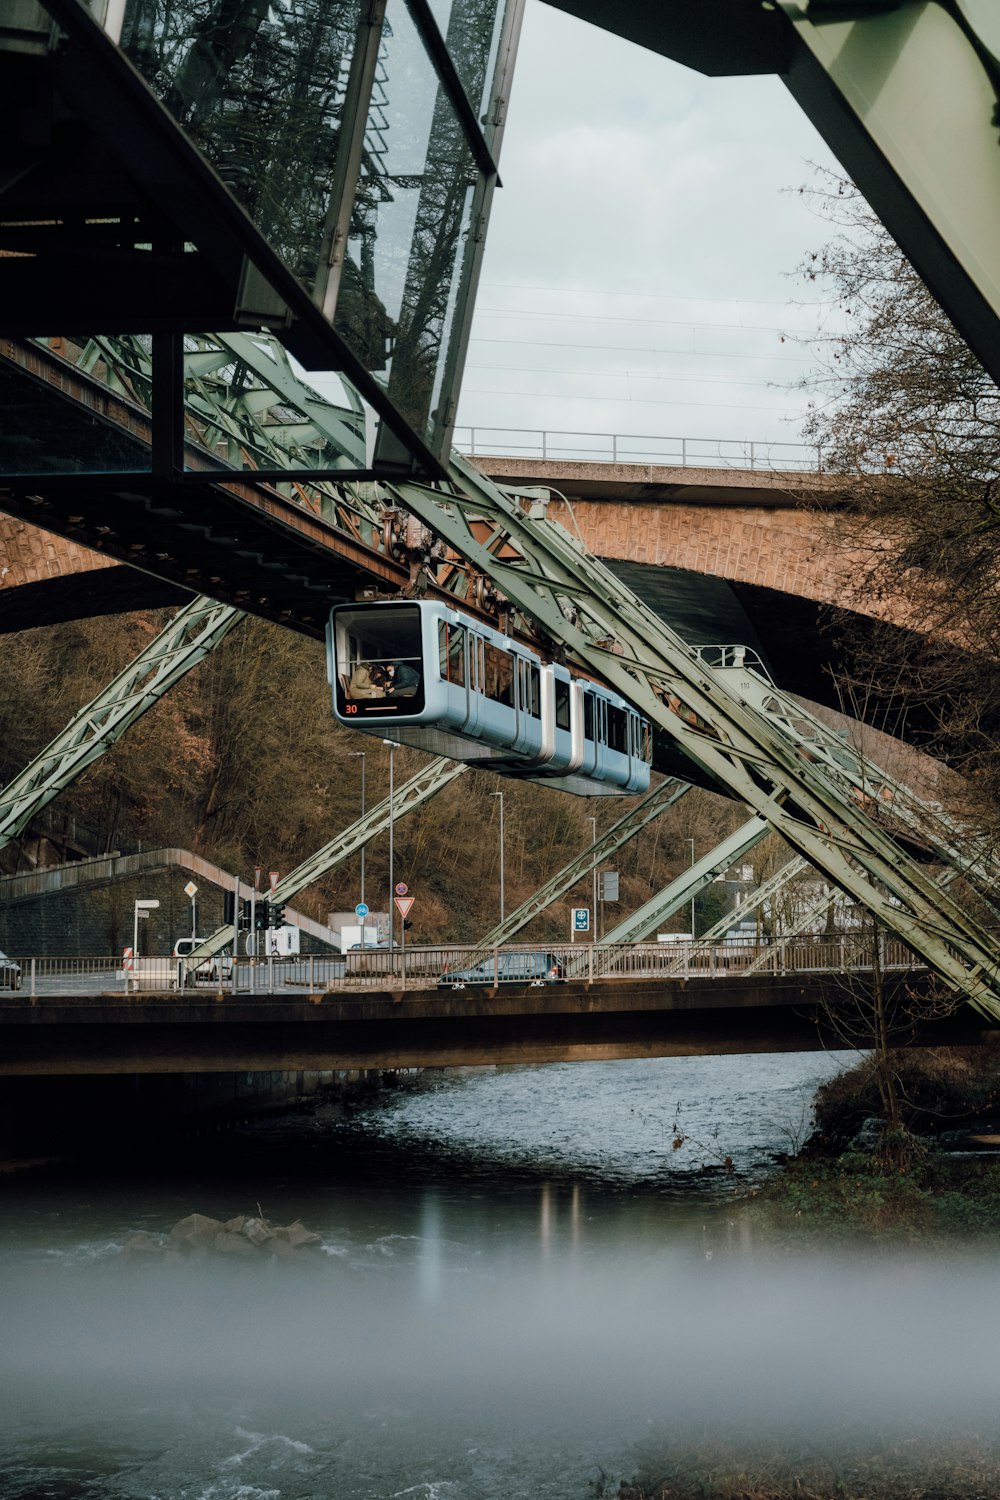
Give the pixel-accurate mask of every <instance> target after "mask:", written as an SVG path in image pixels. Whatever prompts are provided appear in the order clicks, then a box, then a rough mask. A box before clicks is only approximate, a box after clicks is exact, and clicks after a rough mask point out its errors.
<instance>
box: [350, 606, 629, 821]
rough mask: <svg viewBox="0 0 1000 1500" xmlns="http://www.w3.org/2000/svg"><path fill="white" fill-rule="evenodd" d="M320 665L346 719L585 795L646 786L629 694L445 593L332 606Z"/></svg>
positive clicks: (383, 735)
mask: <svg viewBox="0 0 1000 1500" xmlns="http://www.w3.org/2000/svg"><path fill="white" fill-rule="evenodd" d="M327 674H328V677H329V680H330V683H331V686H332V689H333V711H334V715H335V717H336V718H337V719H338V720H339V722H340V723H342V724H345V725H349V726H350V727H351V728H354V729H360V730H364V731H366V732H368V733H371V734H378V735H379V736H380V737H381V738H384V739H392V740H396V741H398V742H399V743H401V744H407V745H413V746H415V747H417V748H418V749H423V750H427V751H430V752H431V753H433V754H438V755H446V756H450V757H451V758H452V759H455V760H462V761H470V762H475V763H477V764H483V765H487V766H488V767H489V768H490V769H492V770H495V771H498V772H499V773H501V774H502V775H508V776H518V777H523V778H527V779H531V780H538V781H542V782H546V783H548V784H550V785H554V786H560V787H562V788H564V789H565V790H568V791H573V792H577V793H579V794H581V795H589V796H599V795H601V794H602V793H611V792H619V793H621V792H639V791H644V790H645V789H646V787H648V785H649V761H650V755H649V745H650V735H649V726H648V723H647V721H646V720H644V719H642V717H641V716H640V715H639V714H638V713H637V712H636V710H635V709H634V708H632V706H631V705H630V704H628V703H627V702H626V701H625V700H624V699H623V698H620V697H619V696H618V695H617V694H616V693H613V692H612V691H611V689H610V688H606V687H604V686H602V685H600V684H598V683H592V682H585V681H584V680H583V679H579V678H576V677H574V675H573V674H572V672H571V671H570V670H569V669H568V668H567V667H565V666H563V665H562V664H559V663H551V662H543V661H542V660H541V658H540V657H539V656H538V654H537V653H536V652H535V651H533V650H532V649H531V648H530V647H528V646H525V645H523V644H522V643H521V642H519V641H515V640H513V639H512V638H510V637H509V636H505V635H503V634H501V633H500V632H499V631H496V630H493V629H491V628H490V627H489V626H488V625H485V624H483V623H482V622H481V621H479V620H476V619H474V618H473V617H471V616H469V615H465V614H463V613H462V612H461V611H460V610H457V609H454V608H453V607H451V606H450V605H448V604H445V603H443V602H439V601H432V600H420V601H414V600H399V601H396V600H390V601H377V602H373V603H358V604H343V605H338V606H337V607H336V608H335V609H333V610H332V612H331V614H330V619H329V623H328V626H327ZM643 725H645V730H643V728H642V726H643ZM588 726H589V735H588Z"/></svg>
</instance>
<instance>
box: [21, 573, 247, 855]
mask: <svg viewBox="0 0 1000 1500" xmlns="http://www.w3.org/2000/svg"><path fill="white" fill-rule="evenodd" d="M244 618H245V617H244V614H243V611H242V610H239V609H233V608H232V607H231V606H230V605H226V604H218V603H217V602H216V601H215V600H214V599H206V598H203V597H201V598H197V599H194V600H192V602H191V603H190V604H187V605H185V607H184V608H183V609H182V610H180V611H179V612H178V613H177V614H176V615H174V617H173V619H172V620H171V621H170V623H169V625H167V626H166V628H165V629H164V630H162V631H161V632H160V634H159V635H158V636H157V637H156V639H155V640H154V641H151V642H150V644H149V645H148V646H147V647H146V648H145V650H144V651H141V652H140V653H139V655H138V656H137V657H135V659H134V660H133V661H132V662H130V663H129V665H128V666H127V667H126V668H125V670H124V671H123V672H119V674H118V676H117V677H116V678H115V679H114V680H113V681H112V682H110V683H109V684H108V686H107V687H106V688H105V689H104V690H103V692H101V693H99V694H98V695H97V697H96V698H93V699H92V700H91V702H90V703H88V704H87V705H86V706H85V707H84V708H81V709H80V711H79V713H77V714H75V715H74V717H73V718H72V719H71V720H70V722H69V723H68V724H67V725H66V728H65V729H64V730H63V731H62V732H61V733H60V734H58V735H56V737H55V739H54V740H52V742H51V743H50V744H48V745H46V747H45V749H44V750H43V751H41V753H40V754H39V755H36V757H35V759H34V760H33V761H32V762H31V764H30V765H28V766H26V767H25V769H24V770H23V771H21V772H20V774H19V775H17V776H15V778H14V780H13V781H12V782H10V783H9V784H8V785H7V786H6V787H4V789H3V790H2V791H0V848H2V847H3V845H4V844H7V843H9V842H10V840H11V839H14V838H17V836H18V835H19V834H20V833H21V832H23V830H24V829H25V828H26V827H27V825H28V824H29V823H30V821H31V819H32V818H33V817H34V816H35V815H36V814H37V813H39V812H40V811H41V809H42V808H43V807H45V806H46V805H47V804H48V803H49V802H51V801H52V799H53V798H54V797H56V796H57V795H58V794H59V792H61V791H62V790H63V788H64V787H66V786H68V785H69V783H70V782H71V781H73V780H74V779H75V778H76V777H77V776H79V775H80V773H81V772H82V771H85V770H86V769H87V767H88V766H90V765H93V763H94V761H95V760H98V759H99V758H100V756H102V755H103V754H104V752H105V750H108V749H110V747H111V746H112V745H113V744H115V742H116V741H117V740H120V739H121V737H122V735H123V734H124V733H125V732H126V730H128V729H130V728H131V727H132V725H133V724H134V723H135V722H136V721H137V720H138V719H141V718H142V716H143V714H145V713H146V712H148V710H149V709H151V708H153V707H154V706H155V705H156V704H157V703H159V701H160V699H161V698H162V697H163V696H164V694H165V693H168V692H169V691H170V689H171V688H172V687H173V686H174V685H175V683H177V682H179V681H180V680H181V678H182V677H184V676H185V675H186V674H187V673H188V672H190V671H191V669H192V668H193V667H196V666H197V665H198V664H199V662H202V661H204V660H205V657H206V656H207V655H208V654H209V652H210V651H213V650H214V649H215V647H216V646H217V645H218V644H219V642H220V641H221V640H223V639H224V637H225V636H227V635H228V634H229V632H230V631H231V630H232V629H233V628H234V627H235V626H237V625H238V624H239V623H240V621H241V620H242V619H244Z"/></svg>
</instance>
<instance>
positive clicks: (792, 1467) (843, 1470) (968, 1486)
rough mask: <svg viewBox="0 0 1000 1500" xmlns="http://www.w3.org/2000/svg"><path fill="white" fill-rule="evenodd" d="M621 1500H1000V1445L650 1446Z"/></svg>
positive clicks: (955, 1439)
mask: <svg viewBox="0 0 1000 1500" xmlns="http://www.w3.org/2000/svg"><path fill="white" fill-rule="evenodd" d="M641 1464H642V1468H641V1472H640V1473H639V1475H638V1476H637V1477H636V1478H635V1479H634V1480H633V1481H632V1482H631V1483H623V1484H622V1485H621V1487H620V1489H619V1491H618V1494H619V1500H1000V1444H998V1442H997V1441H996V1440H994V1439H988V1438H984V1437H982V1436H980V1435H979V1434H978V1433H963V1434H954V1433H953V1434H948V1435H938V1436H919V1437H917V1436H914V1437H908V1438H898V1437H897V1438H895V1439H893V1440H886V1439H885V1438H884V1437H882V1438H879V1437H870V1438H868V1439H867V1440H861V1439H858V1438H853V1439H851V1440H846V1439H842V1440H838V1441H835V1442H834V1441H831V1442H830V1443H828V1444H821V1443H819V1442H814V1441H807V1440H806V1439H804V1438H797V1439H790V1440H788V1441H786V1442H783V1443H779V1442H773V1443H768V1442H765V1441H763V1440H761V1439H748V1440H747V1441H745V1442H740V1441H736V1440H729V1441H727V1440H724V1439H720V1438H705V1439H703V1440H701V1441H699V1442H691V1443H676V1442H666V1441H665V1442H664V1443H663V1444H662V1445H651V1446H650V1448H649V1449H648V1451H647V1452H646V1453H645V1454H644V1455H642V1458H641Z"/></svg>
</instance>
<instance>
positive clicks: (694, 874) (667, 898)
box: [598, 816, 771, 948]
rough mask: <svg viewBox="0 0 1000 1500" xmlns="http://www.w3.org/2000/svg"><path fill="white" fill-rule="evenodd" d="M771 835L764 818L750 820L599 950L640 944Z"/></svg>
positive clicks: (612, 934)
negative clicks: (621, 945) (619, 944)
mask: <svg viewBox="0 0 1000 1500" xmlns="http://www.w3.org/2000/svg"><path fill="white" fill-rule="evenodd" d="M770 832H771V828H770V824H768V823H767V822H765V821H764V819H763V818H761V817H758V816H754V817H752V818H751V819H750V821H749V822H747V823H744V824H742V826H741V827H739V828H737V829H736V831H735V832H734V833H731V834H730V835H729V837H728V838H725V839H723V840H722V842H721V844H716V846H715V848H714V849H711V850H710V851H709V852H708V854H705V855H703V856H702V858H701V859H699V860H697V861H696V863H695V864H693V865H691V866H690V867H689V868H687V869H684V870H682V871H681V873H680V874H679V875H678V876H677V878H676V880H672V881H671V882H670V884H669V885H668V886H666V887H664V889H663V890H662V891H658V892H657V894H656V895H655V896H651V897H650V899H649V900H648V901H647V902H646V903H645V905H644V906H640V907H639V909H638V911H634V912H633V913H632V915H631V916H629V917H626V918H625V919H624V921H622V922H619V923H618V926H617V927H615V928H614V929H613V930H612V931H611V932H606V933H605V934H604V937H603V938H602V939H601V941H600V943H599V944H598V947H599V948H604V947H610V946H611V945H612V944H614V943H641V942H642V940H643V938H647V937H649V934H650V933H651V932H655V931H656V929H657V927H659V925H660V923H661V922H665V921H666V920H667V918H668V917H672V916H673V914H674V912H675V911H680V909H681V907H682V906H686V905H688V903H689V902H690V901H692V900H693V899H694V897H695V896H697V895H698V893H699V891H703V890H704V889H705V887H706V886H707V885H710V884H711V883H712V881H713V880H714V879H715V877H716V876H717V875H720V874H721V873H722V871H723V870H728V869H729V866H730V865H733V864H735V863H736V862H737V860H740V859H742V858H743V856H744V854H747V853H749V851H750V850H751V849H753V848H754V847H755V845H757V844H759V843H760V841H761V839H763V838H766V837H767V835H768V834H769V833H770Z"/></svg>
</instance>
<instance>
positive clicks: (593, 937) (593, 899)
mask: <svg viewBox="0 0 1000 1500" xmlns="http://www.w3.org/2000/svg"><path fill="white" fill-rule="evenodd" d="M587 822H588V823H589V824H590V832H591V834H592V838H591V840H590V844H591V848H593V846H594V844H596V843H597V819H596V818H595V817H593V816H591V817H590V818H588V819H587ZM590 904H591V916H590V921H591V928H590V941H591V942H592V943H595V942H596V941H597V862H596V861H595V862H594V869H593V875H592V878H591V892H590Z"/></svg>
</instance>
